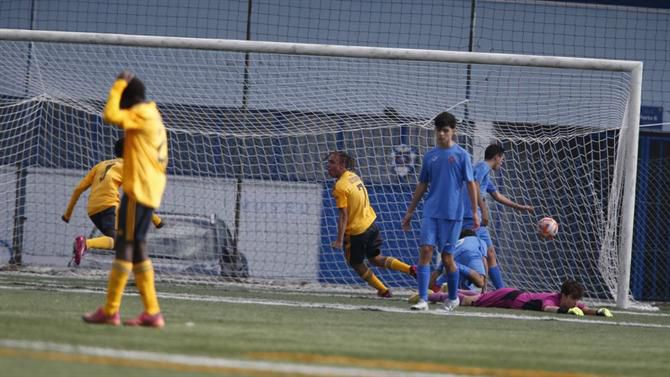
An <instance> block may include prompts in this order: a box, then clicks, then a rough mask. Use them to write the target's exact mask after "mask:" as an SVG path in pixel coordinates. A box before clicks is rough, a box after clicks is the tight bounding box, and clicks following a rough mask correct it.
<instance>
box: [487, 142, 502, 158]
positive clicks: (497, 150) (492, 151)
mask: <svg viewBox="0 0 670 377" xmlns="http://www.w3.org/2000/svg"><path fill="white" fill-rule="evenodd" d="M503 154H505V147H503V146H502V145H501V144H498V143H494V144H491V145H489V146H488V147H486V150H485V151H484V160H490V159H493V158H495V157H496V156H500V155H503Z"/></svg>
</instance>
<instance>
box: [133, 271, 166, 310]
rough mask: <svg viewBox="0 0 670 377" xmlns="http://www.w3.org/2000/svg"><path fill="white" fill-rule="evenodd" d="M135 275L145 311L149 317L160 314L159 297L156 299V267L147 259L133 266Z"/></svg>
mask: <svg viewBox="0 0 670 377" xmlns="http://www.w3.org/2000/svg"><path fill="white" fill-rule="evenodd" d="M133 273H134V274H135V285H137V289H138V290H139V291H140V295H141V296H142V303H143V304H144V311H145V312H146V313H147V314H149V315H154V314H158V313H160V311H161V309H160V307H158V297H156V287H155V286H154V266H153V265H152V264H151V260H149V259H147V260H145V261H142V262H140V263H137V264H135V265H134V266H133Z"/></svg>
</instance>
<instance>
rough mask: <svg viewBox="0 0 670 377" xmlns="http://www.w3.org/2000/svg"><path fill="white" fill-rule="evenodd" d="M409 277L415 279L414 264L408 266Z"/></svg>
mask: <svg viewBox="0 0 670 377" xmlns="http://www.w3.org/2000/svg"><path fill="white" fill-rule="evenodd" d="M409 276H411V277H413V278H414V279H416V265H415V264H413V265H411V266H409Z"/></svg>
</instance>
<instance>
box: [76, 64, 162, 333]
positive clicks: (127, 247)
mask: <svg viewBox="0 0 670 377" xmlns="http://www.w3.org/2000/svg"><path fill="white" fill-rule="evenodd" d="M103 118H104V120H105V122H107V123H110V124H114V125H117V126H119V127H121V128H123V130H124V137H125V139H124V143H123V174H122V176H123V197H122V198H121V204H120V206H119V220H118V224H117V228H116V240H115V242H114V247H115V249H116V254H115V259H114V261H113V262H112V270H111V272H110V273H109V281H108V285H107V300H106V302H105V305H104V306H102V307H100V308H99V309H98V310H97V311H95V312H92V313H87V314H85V315H83V316H82V319H83V320H84V321H85V322H87V323H92V324H108V325H115V326H116V325H119V324H120V323H121V318H120V315H119V310H120V308H121V297H122V296H123V290H124V288H125V287H126V283H127V282H128V277H129V275H130V272H131V271H132V272H133V273H134V275H135V285H136V286H137V289H138V290H139V291H140V295H141V297H142V304H144V312H142V313H141V314H140V315H139V316H138V317H137V318H133V319H130V320H126V321H124V322H123V323H124V325H127V326H148V327H163V326H164V325H165V321H164V319H163V315H162V314H161V311H160V307H159V306H158V298H157V296H156V288H155V286H154V268H153V265H152V264H151V260H150V259H149V252H148V250H147V243H146V235H147V230H148V228H149V223H150V222H151V217H152V214H153V213H154V210H156V209H157V208H158V207H160V203H161V200H162V198H163V191H164V190H165V185H166V183H167V176H166V168H167V158H168V144H167V132H166V130H165V126H164V125H163V120H162V118H161V115H160V112H159V111H158V107H157V106H156V103H155V102H153V101H146V97H145V88H144V84H143V83H142V81H140V80H139V79H138V78H136V77H134V75H133V74H132V73H130V72H127V71H124V72H121V74H119V76H118V77H117V79H116V81H115V82H114V85H113V86H112V89H111V90H110V92H109V97H108V99H107V103H106V104H105V109H104V113H103Z"/></svg>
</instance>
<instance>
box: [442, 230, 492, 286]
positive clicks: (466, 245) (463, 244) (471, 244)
mask: <svg viewBox="0 0 670 377" xmlns="http://www.w3.org/2000/svg"><path fill="white" fill-rule="evenodd" d="M486 249H487V246H486V243H485V242H484V241H483V240H481V239H480V238H479V237H477V234H476V233H475V231H474V230H472V229H463V231H461V235H460V239H459V240H458V242H457V243H456V246H455V247H454V253H453V255H454V260H455V261H456V266H457V267H458V276H459V283H458V288H459V289H466V290H477V289H480V290H481V291H482V292H484V291H485V289H486V270H487V259H486ZM443 271H444V268H443V267H442V266H441V265H440V266H439V267H438V268H437V269H436V270H435V271H433V273H432V274H431V276H430V284H429V286H430V287H431V288H430V289H431V290H432V291H433V292H439V291H444V289H442V287H444V284H445V283H446V282H447V275H446V274H445V273H442V272H443Z"/></svg>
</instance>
